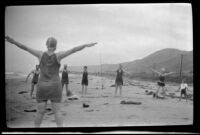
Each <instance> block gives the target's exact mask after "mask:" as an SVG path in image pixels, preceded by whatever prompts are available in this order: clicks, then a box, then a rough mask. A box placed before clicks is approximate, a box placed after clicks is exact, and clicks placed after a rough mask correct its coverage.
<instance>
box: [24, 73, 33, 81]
mask: <svg viewBox="0 0 200 135" xmlns="http://www.w3.org/2000/svg"><path fill="white" fill-rule="evenodd" d="M32 73H33V71H32V72H30V73H29V74H28V76H27V77H26V82H27V80H28V78H29V76H30V75H31V74H32Z"/></svg>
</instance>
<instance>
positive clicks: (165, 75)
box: [164, 72, 174, 76]
mask: <svg viewBox="0 0 200 135" xmlns="http://www.w3.org/2000/svg"><path fill="white" fill-rule="evenodd" d="M171 74H174V72H170V73H165V74H164V76H167V75H171Z"/></svg>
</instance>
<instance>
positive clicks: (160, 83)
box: [151, 68, 174, 98]
mask: <svg viewBox="0 0 200 135" xmlns="http://www.w3.org/2000/svg"><path fill="white" fill-rule="evenodd" d="M151 70H152V71H153V72H154V73H156V74H157V75H158V76H159V81H158V82H157V84H158V89H157V91H156V92H155V93H154V94H153V98H157V97H158V93H159V90H160V89H162V91H164V88H165V76H167V75H171V74H173V73H174V72H169V73H165V72H166V71H165V68H161V72H159V71H157V70H154V69H152V68H151Z"/></svg>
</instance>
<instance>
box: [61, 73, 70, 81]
mask: <svg viewBox="0 0 200 135" xmlns="http://www.w3.org/2000/svg"><path fill="white" fill-rule="evenodd" d="M61 80H62V83H63V84H69V79H68V71H65V70H63V72H62V79H61Z"/></svg>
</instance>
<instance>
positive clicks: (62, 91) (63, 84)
mask: <svg viewBox="0 0 200 135" xmlns="http://www.w3.org/2000/svg"><path fill="white" fill-rule="evenodd" d="M61 84H62V93H63V87H64V83H63V82H62V81H61Z"/></svg>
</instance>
